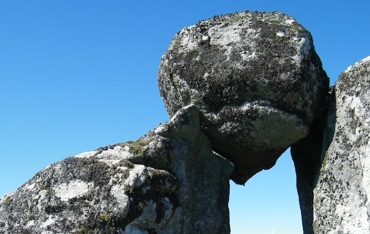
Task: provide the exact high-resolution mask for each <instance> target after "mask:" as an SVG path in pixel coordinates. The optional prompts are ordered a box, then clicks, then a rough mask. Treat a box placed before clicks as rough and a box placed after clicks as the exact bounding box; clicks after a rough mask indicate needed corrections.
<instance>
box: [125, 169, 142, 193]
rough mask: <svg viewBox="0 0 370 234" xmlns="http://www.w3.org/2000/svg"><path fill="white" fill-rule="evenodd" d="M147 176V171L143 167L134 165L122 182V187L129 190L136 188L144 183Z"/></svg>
mask: <svg viewBox="0 0 370 234" xmlns="http://www.w3.org/2000/svg"><path fill="white" fill-rule="evenodd" d="M147 176H148V171H147V168H146V167H145V166H143V165H135V167H134V168H133V169H131V170H130V175H129V176H128V178H127V179H126V181H125V182H124V185H125V186H126V187H129V188H136V187H138V186H140V185H142V184H143V183H144V181H145V178H146V177H147Z"/></svg>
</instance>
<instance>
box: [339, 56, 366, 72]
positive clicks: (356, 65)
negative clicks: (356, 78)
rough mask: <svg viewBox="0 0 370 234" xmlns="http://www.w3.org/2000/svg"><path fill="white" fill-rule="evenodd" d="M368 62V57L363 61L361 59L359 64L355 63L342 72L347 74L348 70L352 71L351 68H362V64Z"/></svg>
mask: <svg viewBox="0 0 370 234" xmlns="http://www.w3.org/2000/svg"><path fill="white" fill-rule="evenodd" d="M368 62H370V56H368V57H366V58H364V59H362V60H361V61H359V62H357V63H355V64H353V65H352V66H349V67H348V68H347V69H346V70H345V71H344V72H345V73H346V72H349V71H350V70H352V69H353V68H355V67H358V66H362V64H363V63H368Z"/></svg>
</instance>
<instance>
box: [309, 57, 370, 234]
mask: <svg viewBox="0 0 370 234" xmlns="http://www.w3.org/2000/svg"><path fill="white" fill-rule="evenodd" d="M332 107H335V108H332V110H331V111H332V112H329V118H328V123H327V129H326V132H325V135H324V136H325V138H324V149H325V148H327V151H326V153H325V151H324V152H323V154H322V156H323V164H322V166H321V169H320V172H319V174H318V175H317V176H318V178H317V184H316V187H315V189H314V192H313V193H314V204H313V212H314V217H313V219H314V220H313V229H314V232H315V233H328V234H330V233H343V234H344V233H370V57H368V58H366V59H364V60H362V61H360V62H358V63H356V64H355V65H353V66H351V67H349V68H348V69H347V70H346V71H345V72H343V73H342V74H341V75H340V77H339V79H338V81H337V84H336V85H335V104H334V103H333V104H332Z"/></svg>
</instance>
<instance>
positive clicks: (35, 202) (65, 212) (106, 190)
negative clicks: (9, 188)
mask: <svg viewBox="0 0 370 234" xmlns="http://www.w3.org/2000/svg"><path fill="white" fill-rule="evenodd" d="M232 170H233V165H232V164H231V163H230V162H228V161H227V160H225V159H224V158H222V157H220V156H218V155H216V154H215V153H213V152H212V149H211V145H210V142H209V140H208V139H207V137H206V136H205V135H204V134H203V132H202V131H201V128H200V115H199V111H198V109H197V108H196V107H195V106H188V107H185V108H183V109H181V110H179V112H178V113H177V114H176V115H175V116H174V117H173V118H172V119H171V121H169V122H168V123H165V124H163V125H160V126H159V127H157V128H156V129H154V130H152V131H150V132H149V133H148V134H147V135H145V136H144V137H142V138H140V139H139V140H138V141H135V142H126V143H120V144H115V145H110V146H107V147H102V148H99V149H97V150H95V151H92V152H86V153H82V154H80V155H77V156H75V157H70V158H67V159H65V160H63V161H61V162H58V163H55V164H52V165H50V166H49V167H47V168H45V169H43V170H42V171H40V172H39V173H37V174H36V175H35V176H34V177H33V178H32V179H31V180H29V181H28V182H27V183H25V184H24V185H23V186H22V187H20V188H19V189H17V190H16V191H14V192H12V193H10V194H7V195H5V196H4V197H3V198H1V199H0V233H45V234H46V233H126V234H128V233H137V234H139V233H142V234H145V233H229V232H230V227H229V211H228V199H229V176H230V174H231V172H232Z"/></svg>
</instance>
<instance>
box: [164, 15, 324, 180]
mask: <svg viewBox="0 0 370 234" xmlns="http://www.w3.org/2000/svg"><path fill="white" fill-rule="evenodd" d="M158 81H159V87H160V92H161V96H162V97H163V100H164V102H165V105H166V108H167V111H168V113H169V115H170V116H173V115H174V114H175V113H176V111H177V110H178V109H180V108H181V107H183V106H186V105H189V104H191V103H192V104H195V105H196V106H197V107H198V108H199V109H200V110H201V112H202V121H201V122H202V126H203V130H204V132H205V133H206V135H207V137H209V138H210V140H211V142H212V148H213V149H214V150H215V151H216V152H217V153H219V154H220V155H222V156H224V157H225V158H227V159H229V160H231V161H232V162H233V163H234V165H235V170H234V172H233V174H232V177H231V178H232V179H233V180H234V181H235V182H236V183H239V184H243V183H245V182H246V181H247V180H248V179H249V178H250V177H252V176H253V175H254V174H255V173H257V172H259V171H261V170H263V169H269V168H271V167H272V166H273V165H274V164H275V162H276V160H277V158H278V157H279V156H280V155H281V154H282V153H283V152H284V151H285V150H286V149H287V148H288V147H289V146H291V145H292V144H294V143H295V142H296V141H298V140H299V139H301V138H303V137H305V136H306V135H307V134H308V132H309V129H310V126H311V124H312V122H313V120H314V118H315V115H316V113H317V110H318V105H319V103H320V102H322V99H323V97H324V95H325V94H326V93H327V89H328V78H327V76H326V73H325V71H324V70H323V69H322V65H321V61H320V59H319V57H318V56H317V54H316V52H315V49H314V45H313V41H312V37H311V35H310V33H309V32H308V31H307V30H305V29H304V28H303V27H302V26H301V25H299V24H298V23H297V22H296V21H295V20H294V19H293V18H291V17H290V16H287V15H284V14H281V13H277V12H274V13H264V12H243V13H237V14H229V15H223V16H216V17H214V18H211V19H209V20H205V21H201V22H199V23H198V24H197V25H195V26H191V27H187V28H184V29H183V30H181V31H180V32H179V33H177V35H176V36H175V37H174V39H173V40H172V43H171V45H170V47H169V49H168V51H167V52H166V54H165V55H164V56H163V57H162V60H161V65H160V69H159V75H158Z"/></svg>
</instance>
